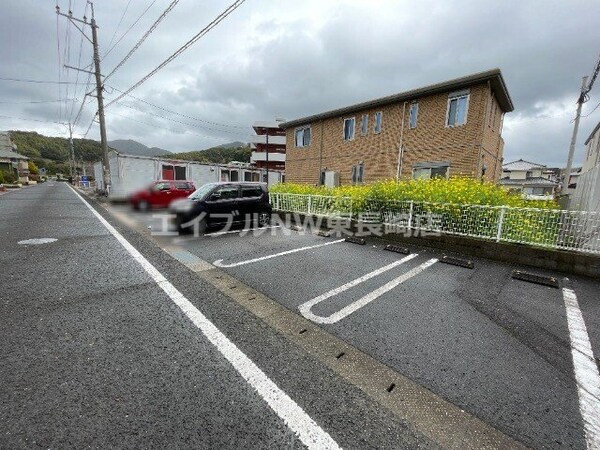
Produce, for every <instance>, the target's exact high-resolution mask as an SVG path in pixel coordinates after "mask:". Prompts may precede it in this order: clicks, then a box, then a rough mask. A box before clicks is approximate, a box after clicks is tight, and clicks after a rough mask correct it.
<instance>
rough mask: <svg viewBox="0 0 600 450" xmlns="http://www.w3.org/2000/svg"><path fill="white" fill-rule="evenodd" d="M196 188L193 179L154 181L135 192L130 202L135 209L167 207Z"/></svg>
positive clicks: (144, 209)
mask: <svg viewBox="0 0 600 450" xmlns="http://www.w3.org/2000/svg"><path fill="white" fill-rule="evenodd" d="M195 190H196V187H195V186H194V183H192V182H191V181H182V180H177V181H172V180H162V181H154V182H153V183H152V184H151V185H150V186H148V187H147V188H146V189H144V190H141V191H138V192H136V193H134V194H133V195H132V196H131V197H129V202H130V203H131V205H132V206H133V207H134V208H135V209H140V210H142V211H146V210H148V209H150V208H166V207H167V206H169V204H170V203H171V202H172V201H173V200H176V199H178V198H184V197H187V196H188V195H190V194H192V193H193V192H194V191H195Z"/></svg>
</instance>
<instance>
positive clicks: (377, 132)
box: [373, 111, 383, 134]
mask: <svg viewBox="0 0 600 450" xmlns="http://www.w3.org/2000/svg"><path fill="white" fill-rule="evenodd" d="M377 117H379V130H378V129H377ZM382 128H383V111H377V112H376V113H375V122H374V123H373V133H375V134H379V133H381V129H382Z"/></svg>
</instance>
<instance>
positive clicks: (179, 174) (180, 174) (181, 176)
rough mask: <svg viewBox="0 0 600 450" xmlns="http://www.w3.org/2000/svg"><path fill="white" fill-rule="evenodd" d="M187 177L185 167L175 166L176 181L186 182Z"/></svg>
mask: <svg viewBox="0 0 600 450" xmlns="http://www.w3.org/2000/svg"><path fill="white" fill-rule="evenodd" d="M186 178H187V177H186V176H185V166H175V179H176V180H185V179H186Z"/></svg>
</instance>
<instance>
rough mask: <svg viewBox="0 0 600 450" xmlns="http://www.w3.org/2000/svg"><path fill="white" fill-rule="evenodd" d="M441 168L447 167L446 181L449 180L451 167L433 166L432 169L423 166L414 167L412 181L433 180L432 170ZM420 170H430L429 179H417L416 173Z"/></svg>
mask: <svg viewBox="0 0 600 450" xmlns="http://www.w3.org/2000/svg"><path fill="white" fill-rule="evenodd" d="M441 167H445V168H446V179H448V178H449V177H450V165H447V166H445V165H437V166H433V165H432V166H431V167H427V166H422V167H413V168H412V174H411V175H412V179H413V180H416V179H425V180H431V170H432V169H439V168H441ZM418 170H428V171H429V176H428V177H420V178H415V172H416V171H418Z"/></svg>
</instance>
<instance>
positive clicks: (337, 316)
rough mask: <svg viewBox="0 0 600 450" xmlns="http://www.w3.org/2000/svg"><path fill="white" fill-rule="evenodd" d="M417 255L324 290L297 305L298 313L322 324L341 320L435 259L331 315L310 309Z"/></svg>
mask: <svg viewBox="0 0 600 450" xmlns="http://www.w3.org/2000/svg"><path fill="white" fill-rule="evenodd" d="M416 256H417V254H416V253H415V254H412V255H408V256H406V257H404V258H402V259H400V260H398V261H395V262H393V263H392V264H388V265H387V266H383V267H381V268H379V269H377V270H374V271H373V272H369V273H368V274H366V275H363V276H362V277H360V278H357V279H356V280H352V281H350V282H348V283H346V284H344V285H342V286H340V287H338V288H335V289H332V290H331V291H329V292H326V293H324V294H321V295H319V296H318V297H315V298H313V299H312V300H309V301H308V302H306V303H303V304H302V305H300V306H299V307H298V309H299V310H300V313H301V314H302V315H303V316H304V317H306V318H307V319H309V320H312V321H313V322H316V323H323V324H331V323H336V322H338V321H340V320H342V319H343V318H345V317H348V316H349V315H350V314H352V313H354V312H356V311H358V310H359V309H360V308H362V307H364V306H366V305H368V304H369V303H371V302H372V301H373V300H375V299H377V298H379V297H380V296H382V295H383V294H385V293H386V292H388V291H390V290H392V289H394V288H395V287H396V286H398V285H399V284H401V283H404V282H405V281H406V280H408V279H409V278H412V277H414V276H415V275H417V274H418V273H421V272H422V271H423V270H425V269H427V268H428V267H429V266H431V265H433V264H435V263H436V262H437V259H435V258H434V259H430V260H428V261H426V262H424V263H423V264H421V265H419V266H417V267H415V268H413V269H411V270H409V271H408V272H406V273H404V274H402V275H400V276H399V277H397V278H394V279H393V280H392V281H390V282H388V283H386V284H384V285H383V286H381V287H380V288H378V289H375V290H374V291H372V292H370V293H368V294H367V295H365V296H363V297H361V298H359V299H358V300H356V301H354V302H352V303H351V304H349V305H348V306H345V307H344V308H342V309H340V310H339V311H338V312H335V313H333V314H332V315H330V316H328V317H323V316H318V315H316V314H314V313H312V312H311V309H312V308H313V307H314V306H315V305H317V304H319V303H321V302H323V301H324V300H326V299H328V298H330V297H333V296H335V295H338V294H340V293H342V292H344V291H346V290H348V289H350V288H352V287H354V286H356V285H358V284H360V283H362V282H364V281H367V280H369V279H371V278H373V277H375V276H377V275H379V274H382V273H384V272H387V271H388V270H391V269H393V268H394V267H396V266H399V265H400V264H403V263H405V262H407V261H410V260H411V259H413V258H415V257H416Z"/></svg>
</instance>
